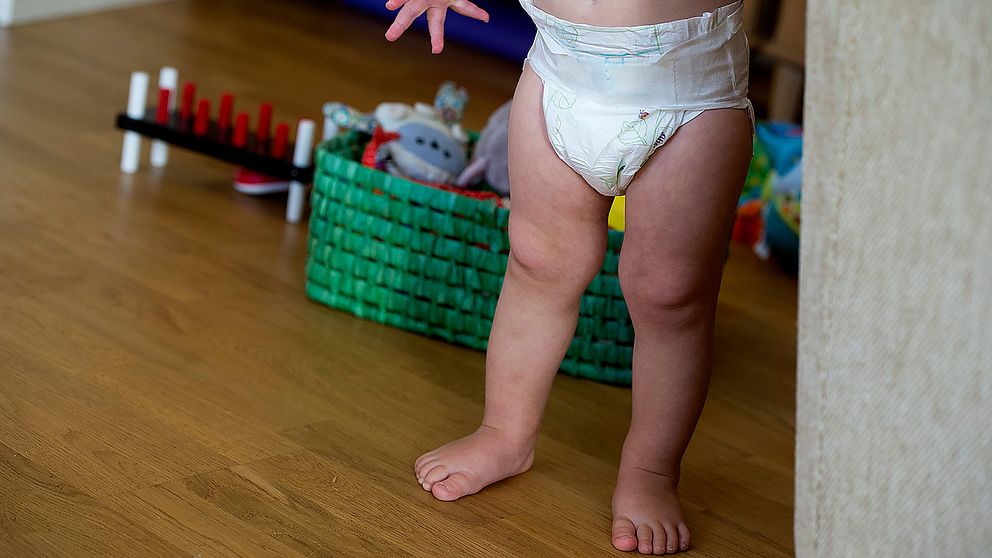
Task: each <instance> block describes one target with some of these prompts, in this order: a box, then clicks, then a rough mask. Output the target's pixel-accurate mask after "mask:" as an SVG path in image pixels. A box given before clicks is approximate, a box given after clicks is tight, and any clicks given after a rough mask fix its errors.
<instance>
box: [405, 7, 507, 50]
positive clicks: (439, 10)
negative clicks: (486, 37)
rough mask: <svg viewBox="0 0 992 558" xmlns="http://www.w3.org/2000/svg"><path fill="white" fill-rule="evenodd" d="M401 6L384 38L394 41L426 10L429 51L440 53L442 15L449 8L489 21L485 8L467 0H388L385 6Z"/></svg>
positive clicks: (442, 30)
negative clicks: (429, 42) (429, 38)
mask: <svg viewBox="0 0 992 558" xmlns="http://www.w3.org/2000/svg"><path fill="white" fill-rule="evenodd" d="M401 6H402V7H403V9H402V10H400V13H398V14H396V19H395V20H394V21H393V24H392V25H390V26H389V30H388V31H386V40H387V41H395V40H396V39H399V38H400V35H402V34H403V32H404V31H406V30H407V29H408V28H409V27H410V24H411V23H413V20H415V19H417V18H418V17H420V16H421V15H422V14H423V13H424V12H427V28H428V29H430V32H431V52H432V53H434V54H440V53H441V50H442V49H443V48H444V16H445V15H446V14H447V13H448V8H451V9H452V10H454V11H455V12H457V13H460V14H462V15H463V16H467V17H471V18H474V19H478V20H479V21H484V22H486V23H488V22H489V14H488V13H486V10H483V9H482V8H480V7H478V6H476V5H475V4H473V3H471V2H469V0H388V1H387V2H386V7H387V8H389V9H390V10H395V9H397V8H399V7H401Z"/></svg>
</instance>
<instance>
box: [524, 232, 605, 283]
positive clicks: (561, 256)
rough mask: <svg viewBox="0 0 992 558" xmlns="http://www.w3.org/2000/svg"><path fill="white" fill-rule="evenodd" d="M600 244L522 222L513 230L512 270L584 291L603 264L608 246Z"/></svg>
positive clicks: (539, 279)
mask: <svg viewBox="0 0 992 558" xmlns="http://www.w3.org/2000/svg"><path fill="white" fill-rule="evenodd" d="M598 244H599V243H595V242H585V243H583V242H581V241H580V239H576V238H559V237H556V235H554V234H549V233H548V231H547V230H540V229H539V228H537V227H535V226H529V225H519V226H516V227H513V228H512V230H511V234H510V258H509V263H508V266H509V271H510V272H513V273H518V274H521V275H523V276H525V277H527V278H529V279H532V280H535V281H538V282H543V283H553V284H555V285H558V286H559V287H560V288H562V289H568V290H575V289H578V290H579V291H580V292H581V291H582V290H584V289H585V287H586V286H587V285H588V284H589V282H590V281H592V278H593V277H595V276H596V273H598V272H599V270H600V269H601V268H602V265H603V257H604V254H605V246H599V245H598Z"/></svg>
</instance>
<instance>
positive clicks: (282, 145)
mask: <svg viewBox="0 0 992 558" xmlns="http://www.w3.org/2000/svg"><path fill="white" fill-rule="evenodd" d="M288 147H289V124H286V123H285V122H280V123H279V125H277V126H276V139H275V141H274V142H273V143H272V156H273V157H275V158H276V159H282V158H284V157H285V156H286V154H287V148H288Z"/></svg>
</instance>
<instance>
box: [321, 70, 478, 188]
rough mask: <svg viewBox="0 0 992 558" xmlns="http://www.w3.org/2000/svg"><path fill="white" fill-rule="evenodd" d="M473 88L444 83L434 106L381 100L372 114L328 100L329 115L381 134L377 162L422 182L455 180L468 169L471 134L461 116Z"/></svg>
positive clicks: (348, 125)
mask: <svg viewBox="0 0 992 558" xmlns="http://www.w3.org/2000/svg"><path fill="white" fill-rule="evenodd" d="M467 102H468V93H467V92H466V91H465V89H464V88H457V87H455V84H453V83H451V82H445V83H443V84H441V88H440V89H439V90H438V94H437V97H436V98H435V101H434V105H433V106H431V105H428V104H426V103H415V104H414V105H413V106H410V105H407V104H404V103H381V104H380V105H379V106H378V107H376V109H375V111H374V112H373V113H372V114H371V115H367V114H363V113H361V112H359V111H357V110H355V109H353V108H351V107H349V106H347V105H343V104H341V103H328V104H326V105H324V116H325V118H327V120H328V121H329V122H332V123H333V124H334V125H336V126H339V127H344V128H351V129H355V130H360V131H363V132H366V133H369V134H375V133H376V129H377V128H378V129H379V130H380V133H379V134H378V136H377V137H379V138H382V139H383V141H380V142H379V143H378V144H377V145H378V151H377V153H376V160H377V166H382V167H384V168H385V169H386V170H387V171H389V172H390V173H392V174H396V175H398V176H403V177H406V178H412V179H414V180H418V181H421V182H439V183H446V184H450V183H453V182H454V181H455V179H456V178H457V177H458V175H459V173H461V172H462V170H464V168H465V164H466V159H467V150H468V135H467V134H466V133H465V132H464V130H462V127H461V124H459V122H460V121H461V118H462V115H463V113H464V110H465V104H466V103H467Z"/></svg>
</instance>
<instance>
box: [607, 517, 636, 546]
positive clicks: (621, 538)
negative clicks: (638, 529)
mask: <svg viewBox="0 0 992 558" xmlns="http://www.w3.org/2000/svg"><path fill="white" fill-rule="evenodd" d="M613 547H614V548H616V549H617V550H622V551H624V552H629V551H631V550H634V549H635V548H637V536H636V535H635V530H634V524H633V523H631V521H630V520H629V519H627V518H625V517H618V518H616V519H614V520H613Z"/></svg>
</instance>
